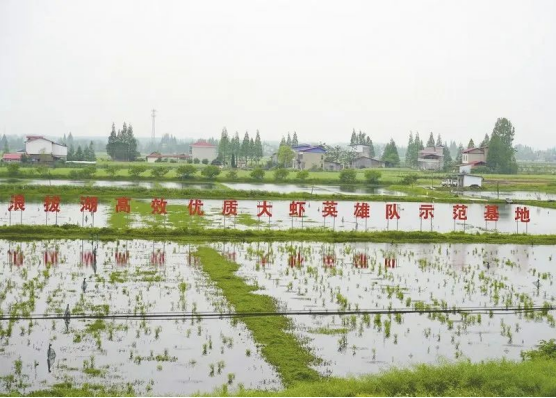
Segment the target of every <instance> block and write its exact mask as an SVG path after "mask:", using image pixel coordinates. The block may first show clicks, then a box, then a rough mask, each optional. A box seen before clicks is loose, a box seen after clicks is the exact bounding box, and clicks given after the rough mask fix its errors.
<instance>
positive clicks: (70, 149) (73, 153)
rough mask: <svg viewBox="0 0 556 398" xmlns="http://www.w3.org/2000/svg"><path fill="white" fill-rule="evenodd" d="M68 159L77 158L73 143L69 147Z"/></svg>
mask: <svg viewBox="0 0 556 398" xmlns="http://www.w3.org/2000/svg"><path fill="white" fill-rule="evenodd" d="M66 160H76V159H75V149H74V148H73V145H70V147H69V149H68V154H67V156H66Z"/></svg>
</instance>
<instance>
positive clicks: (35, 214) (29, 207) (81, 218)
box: [0, 202, 112, 227]
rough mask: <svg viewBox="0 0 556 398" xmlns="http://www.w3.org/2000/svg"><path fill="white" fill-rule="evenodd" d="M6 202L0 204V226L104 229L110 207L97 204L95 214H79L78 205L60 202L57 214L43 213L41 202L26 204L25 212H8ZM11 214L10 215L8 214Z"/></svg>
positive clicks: (79, 208)
mask: <svg viewBox="0 0 556 398" xmlns="http://www.w3.org/2000/svg"><path fill="white" fill-rule="evenodd" d="M9 206H10V205H9V203H8V202H0V225H19V224H23V225H64V224H78V225H80V226H83V227H90V226H95V227H106V226H108V215H109V214H110V212H111V211H112V209H111V207H110V206H108V205H106V204H102V203H99V204H98V208H97V212H96V213H94V214H93V213H90V212H84V213H82V212H81V205H80V204H70V203H66V202H61V203H60V206H59V209H60V211H59V212H48V213H46V212H45V211H44V203H43V202H26V203H25V211H21V210H17V211H12V212H10V211H8V208H9ZM10 213H11V214H10Z"/></svg>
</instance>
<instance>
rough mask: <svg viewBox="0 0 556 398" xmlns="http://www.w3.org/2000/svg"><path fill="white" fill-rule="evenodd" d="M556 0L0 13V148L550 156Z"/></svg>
mask: <svg viewBox="0 0 556 398" xmlns="http://www.w3.org/2000/svg"><path fill="white" fill-rule="evenodd" d="M555 22H556V1H551V0H550V1H507V0H504V1H446V0H442V1H415V0H411V1H386V0H385V1H380V2H379V1H375V2H372V1H345V0H342V1H324V0H319V1H299V0H297V1H277V0H273V1H237V0H234V1H229V0H224V1H206V0H203V1H160V0H157V1H138V0H132V1H98V0H95V1H92V0H91V1H75V0H71V1H43V0H40V1H27V0H0V133H4V132H6V133H7V134H44V135H49V136H61V135H63V134H64V133H68V132H70V131H71V132H72V133H73V134H74V135H75V136H107V135H108V133H109V131H110V127H111V124H112V122H115V123H116V125H119V126H121V124H122V123H123V122H124V121H127V122H128V123H129V122H130V123H132V124H133V127H134V130H135V133H136V135H139V136H149V135H150V133H151V117H150V114H151V109H153V108H155V109H156V110H157V112H158V117H157V119H156V126H157V135H162V134H164V133H170V134H174V135H176V136H178V137H180V138H185V137H194V138H199V137H205V138H209V137H218V136H219V135H220V131H221V130H222V127H223V126H226V127H227V129H228V131H229V132H235V131H239V132H240V135H241V136H243V134H244V132H245V131H246V130H247V131H249V132H250V133H254V132H255V130H256V129H259V130H260V132H261V136H262V138H263V140H265V139H266V140H270V139H280V137H281V136H282V135H283V134H286V133H287V132H288V131H290V132H293V131H297V133H298V136H299V138H300V140H301V141H312V142H329V143H330V142H338V141H349V137H350V134H351V131H352V129H353V128H355V129H357V130H363V131H365V132H366V133H367V134H369V135H370V136H371V138H372V139H373V140H374V141H376V142H386V141H388V140H389V139H390V138H391V137H393V138H394V139H395V140H396V141H397V142H398V144H401V145H406V143H407V136H408V133H409V131H410V130H412V131H414V132H415V131H419V132H420V134H421V136H422V137H423V136H428V134H429V133H430V132H431V131H432V132H434V134H435V136H436V134H438V133H440V134H441V135H442V137H443V138H444V139H446V140H456V141H457V142H459V141H462V142H464V144H466V143H467V141H468V140H469V138H473V139H475V141H480V140H481V139H482V137H483V136H484V134H485V133H490V132H491V131H492V128H493V126H494V123H495V121H496V119H497V118H498V117H507V118H509V119H510V120H511V122H512V123H513V124H514V126H515V128H516V140H515V141H516V143H523V144H528V145H531V146H534V147H538V148H545V147H547V146H556V131H555V129H554V124H553V123H552V122H553V120H552V119H551V117H552V116H553V112H554V110H555V105H556V101H555V92H556V73H555V71H556V24H555Z"/></svg>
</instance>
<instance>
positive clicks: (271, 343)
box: [197, 247, 320, 386]
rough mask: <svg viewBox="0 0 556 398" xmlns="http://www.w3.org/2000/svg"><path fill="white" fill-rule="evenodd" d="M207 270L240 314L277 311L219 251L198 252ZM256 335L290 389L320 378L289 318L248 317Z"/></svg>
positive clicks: (271, 299) (199, 250)
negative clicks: (237, 274)
mask: <svg viewBox="0 0 556 398" xmlns="http://www.w3.org/2000/svg"><path fill="white" fill-rule="evenodd" d="M197 255H198V256H199V257H200V260H201V264H202V265H203V270H204V271H205V272H206V273H207V274H208V275H209V276H210V278H211V279H212V280H213V281H214V282H215V283H216V285H217V286H218V288H220V289H221V290H222V292H223V293H224V296H225V297H226V299H227V300H228V302H229V303H230V304H231V305H233V307H234V308H235V310H236V311H238V312H276V311H277V307H276V303H275V301H274V299H273V298H271V297H269V296H265V295H261V294H255V293H254V292H255V291H256V290H257V288H256V287H254V286H251V285H248V284H247V283H245V281H244V280H243V279H242V278H240V277H238V276H236V274H235V273H236V271H237V270H238V269H239V265H237V264H235V263H233V262H231V261H228V260H227V259H225V258H224V257H222V256H221V255H220V254H219V253H218V252H217V251H216V250H214V249H211V248H209V247H201V248H199V249H198V250H197ZM242 321H243V322H244V323H245V325H246V326H247V328H249V330H250V331H251V333H253V338H254V339H255V341H256V342H257V343H258V344H261V345H262V348H261V352H262V354H263V356H264V357H265V358H266V360H267V361H268V362H269V363H270V364H272V365H273V366H275V367H276V370H277V371H278V373H279V374H280V376H281V377H282V380H283V382H284V384H285V385H286V386H291V385H293V384H294V383H296V382H300V381H316V380H319V379H320V376H319V374H318V372H317V371H315V370H314V369H311V368H310V367H309V365H310V364H311V363H314V362H315V360H316V358H315V357H314V356H313V355H312V354H311V353H310V352H309V351H308V350H307V349H306V348H305V347H303V346H302V345H301V344H300V343H299V341H298V340H297V339H296V338H295V336H294V335H293V334H291V332H290V331H291V330H292V324H291V321H290V320H289V319H288V318H286V317H285V316H272V317H245V318H243V319H242Z"/></svg>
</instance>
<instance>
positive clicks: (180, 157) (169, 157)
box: [146, 152, 191, 163]
mask: <svg viewBox="0 0 556 398" xmlns="http://www.w3.org/2000/svg"><path fill="white" fill-rule="evenodd" d="M190 158H191V156H189V155H186V154H185V153H181V154H177V155H176V154H174V155H163V154H161V153H160V152H152V153H151V154H150V155H147V158H146V159H147V162H148V163H154V162H156V161H157V160H159V159H160V161H161V162H164V161H170V160H176V161H178V162H185V161H186V160H187V159H190Z"/></svg>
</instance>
